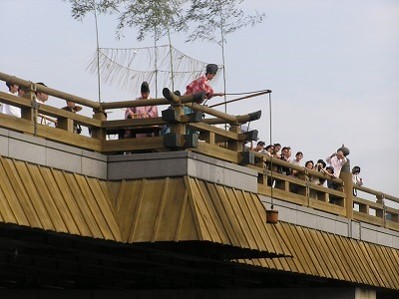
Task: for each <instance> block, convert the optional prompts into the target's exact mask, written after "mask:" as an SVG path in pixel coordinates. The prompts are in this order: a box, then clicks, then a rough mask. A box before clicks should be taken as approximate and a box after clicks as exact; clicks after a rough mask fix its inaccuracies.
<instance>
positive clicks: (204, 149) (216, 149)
mask: <svg viewBox="0 0 399 299" xmlns="http://www.w3.org/2000/svg"><path fill="white" fill-rule="evenodd" d="M191 151H193V152H197V153H200V154H203V155H207V156H210V157H214V158H217V159H220V160H225V161H229V162H233V163H235V164H239V162H240V161H239V158H240V154H239V152H236V151H231V150H228V149H226V148H222V147H220V146H212V145H209V144H207V143H205V142H198V147H197V148H192V149H191Z"/></svg>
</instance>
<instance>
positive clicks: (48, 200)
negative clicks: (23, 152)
mask: <svg viewBox="0 0 399 299" xmlns="http://www.w3.org/2000/svg"><path fill="white" fill-rule="evenodd" d="M27 168H28V171H29V173H30V177H31V178H34V184H35V186H36V190H37V192H38V194H39V197H40V199H41V202H42V203H43V206H44V208H45V209H46V213H47V217H49V218H50V220H51V223H52V225H53V227H54V230H55V231H57V232H64V233H67V232H69V231H68V229H67V227H66V225H65V222H64V220H63V219H62V217H61V214H60V211H59V209H58V207H57V206H56V204H55V203H54V201H55V200H56V199H55V198H54V197H53V196H54V195H53V194H52V193H50V191H49V189H48V188H49V187H50V186H49V183H48V182H47V181H46V180H45V178H44V177H43V176H42V173H41V172H40V169H39V168H42V167H39V166H37V165H32V164H28V165H27Z"/></svg>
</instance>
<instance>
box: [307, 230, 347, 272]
mask: <svg viewBox="0 0 399 299" xmlns="http://www.w3.org/2000/svg"><path fill="white" fill-rule="evenodd" d="M308 233H309V234H310V236H311V238H312V240H311V242H312V243H314V246H315V250H316V251H317V252H319V256H318V257H317V258H318V259H319V260H320V263H323V264H324V265H323V270H324V273H325V275H326V277H328V278H334V279H339V278H340V271H339V270H338V271H337V269H336V266H335V260H334V259H333V258H332V255H331V254H330V250H329V248H328V247H327V246H326V242H325V241H324V239H323V238H322V237H321V235H322V234H324V233H325V232H321V231H316V230H314V229H309V230H308ZM321 260H322V261H321Z"/></svg>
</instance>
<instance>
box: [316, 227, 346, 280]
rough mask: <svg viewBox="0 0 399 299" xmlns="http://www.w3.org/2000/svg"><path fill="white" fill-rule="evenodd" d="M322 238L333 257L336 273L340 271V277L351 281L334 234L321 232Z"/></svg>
mask: <svg viewBox="0 0 399 299" xmlns="http://www.w3.org/2000/svg"><path fill="white" fill-rule="evenodd" d="M322 237H323V240H324V242H325V243H326V246H327V248H328V249H329V252H330V254H331V255H332V257H333V259H334V263H333V265H334V267H335V268H334V270H335V272H337V273H340V276H339V277H340V279H341V280H346V281H351V280H350V274H349V273H348V269H347V268H346V267H345V266H344V263H345V261H344V258H343V256H342V252H341V249H340V248H339V247H338V246H337V240H336V239H335V236H334V235H332V234H327V233H325V234H322Z"/></svg>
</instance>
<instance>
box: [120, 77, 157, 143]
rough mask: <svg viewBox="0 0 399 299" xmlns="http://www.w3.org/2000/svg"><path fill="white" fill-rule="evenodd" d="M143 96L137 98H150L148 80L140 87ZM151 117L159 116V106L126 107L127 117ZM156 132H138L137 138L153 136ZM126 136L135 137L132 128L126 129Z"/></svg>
mask: <svg viewBox="0 0 399 299" xmlns="http://www.w3.org/2000/svg"><path fill="white" fill-rule="evenodd" d="M140 92H141V97H139V98H137V100H147V99H150V86H149V85H148V82H143V83H142V84H141V88H140ZM149 117H158V108H157V106H140V107H130V108H127V109H126V112H125V118H126V119H129V118H132V119H133V118H149ZM153 135H154V133H148V134H146V133H142V134H136V136H135V137H136V138H143V137H147V136H153ZM124 137H125V138H129V137H133V136H132V134H131V131H130V130H125V134H124Z"/></svg>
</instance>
